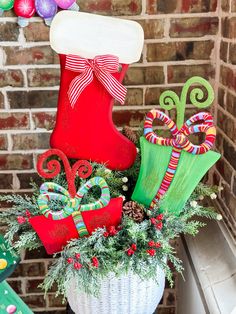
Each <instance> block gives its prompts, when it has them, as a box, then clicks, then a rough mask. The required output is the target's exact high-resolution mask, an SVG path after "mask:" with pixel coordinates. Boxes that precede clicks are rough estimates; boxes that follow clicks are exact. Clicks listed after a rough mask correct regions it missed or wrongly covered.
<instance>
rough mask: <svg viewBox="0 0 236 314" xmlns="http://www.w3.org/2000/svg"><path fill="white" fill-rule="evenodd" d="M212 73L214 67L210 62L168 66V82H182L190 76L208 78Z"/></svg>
mask: <svg viewBox="0 0 236 314" xmlns="http://www.w3.org/2000/svg"><path fill="white" fill-rule="evenodd" d="M214 73H215V72H214V68H213V67H212V65H210V64H202V65H174V66H168V83H184V82H185V81H187V79H189V78H190V77H192V76H202V77H203V78H205V79H209V77H213V76H214Z"/></svg>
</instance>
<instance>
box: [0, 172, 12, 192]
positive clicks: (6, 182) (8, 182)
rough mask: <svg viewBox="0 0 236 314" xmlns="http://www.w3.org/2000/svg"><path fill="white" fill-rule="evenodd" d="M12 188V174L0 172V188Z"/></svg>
mask: <svg viewBox="0 0 236 314" xmlns="http://www.w3.org/2000/svg"><path fill="white" fill-rule="evenodd" d="M11 188H12V174H8V173H4V174H3V173H0V189H11Z"/></svg>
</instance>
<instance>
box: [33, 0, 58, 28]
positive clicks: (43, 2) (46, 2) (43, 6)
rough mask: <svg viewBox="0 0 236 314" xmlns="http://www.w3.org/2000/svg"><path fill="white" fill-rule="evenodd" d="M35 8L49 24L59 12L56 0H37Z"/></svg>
mask: <svg viewBox="0 0 236 314" xmlns="http://www.w3.org/2000/svg"><path fill="white" fill-rule="evenodd" d="M35 8H36V12H37V14H38V15H39V16H41V17H42V18H43V19H44V21H45V23H46V24H47V25H50V24H51V21H52V19H53V17H54V15H55V14H56V13H57V4H56V2H55V1H54V0H35Z"/></svg>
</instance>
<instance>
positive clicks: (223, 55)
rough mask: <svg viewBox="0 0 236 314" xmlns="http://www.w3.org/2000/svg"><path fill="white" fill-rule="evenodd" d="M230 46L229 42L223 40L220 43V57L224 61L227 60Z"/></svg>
mask: <svg viewBox="0 0 236 314" xmlns="http://www.w3.org/2000/svg"><path fill="white" fill-rule="evenodd" d="M228 46H229V44H228V43H227V42H225V41H221V43H220V59H221V60H223V61H224V62H227V54H228Z"/></svg>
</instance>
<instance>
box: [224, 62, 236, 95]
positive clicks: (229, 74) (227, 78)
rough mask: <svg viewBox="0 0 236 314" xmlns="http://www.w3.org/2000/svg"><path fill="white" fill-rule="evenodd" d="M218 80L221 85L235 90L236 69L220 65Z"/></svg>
mask: <svg viewBox="0 0 236 314" xmlns="http://www.w3.org/2000/svg"><path fill="white" fill-rule="evenodd" d="M220 82H221V83H222V84H223V85H225V86H227V87H229V88H231V89H233V90H236V71H234V70H232V69H231V68H229V67H227V66H223V65H222V66H221V69H220Z"/></svg>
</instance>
